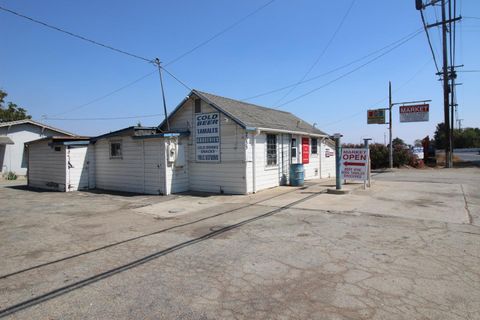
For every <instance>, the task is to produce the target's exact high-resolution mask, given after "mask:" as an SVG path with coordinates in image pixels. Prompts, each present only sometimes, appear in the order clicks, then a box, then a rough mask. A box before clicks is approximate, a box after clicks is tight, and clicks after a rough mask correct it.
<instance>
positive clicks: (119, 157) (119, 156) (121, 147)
mask: <svg viewBox="0 0 480 320" xmlns="http://www.w3.org/2000/svg"><path fill="white" fill-rule="evenodd" d="M113 144H118V145H120V148H119V149H118V150H119V151H120V154H119V155H113V154H112V151H113V150H112V145H113ZM108 146H109V148H108V152H109V155H110V159H123V142H122V140H110V141H109V143H108Z"/></svg>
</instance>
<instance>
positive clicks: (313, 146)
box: [310, 138, 318, 154]
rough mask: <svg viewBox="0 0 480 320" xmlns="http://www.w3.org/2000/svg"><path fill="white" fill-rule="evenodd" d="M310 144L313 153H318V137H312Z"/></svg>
mask: <svg viewBox="0 0 480 320" xmlns="http://www.w3.org/2000/svg"><path fill="white" fill-rule="evenodd" d="M310 145H311V149H312V154H318V140H317V138H312V139H311V140H310Z"/></svg>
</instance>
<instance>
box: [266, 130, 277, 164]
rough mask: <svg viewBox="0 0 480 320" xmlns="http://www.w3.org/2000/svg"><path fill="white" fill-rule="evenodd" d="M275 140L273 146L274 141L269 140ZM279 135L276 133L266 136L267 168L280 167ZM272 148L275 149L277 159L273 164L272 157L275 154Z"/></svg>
mask: <svg viewBox="0 0 480 320" xmlns="http://www.w3.org/2000/svg"><path fill="white" fill-rule="evenodd" d="M272 137H273V139H274V144H272V141H271V139H269V138H272ZM277 140H278V139H277V135H276V134H274V133H267V134H266V137H265V155H266V161H265V166H266V167H270V168H272V167H278V146H277V142H278V141H277ZM272 146H273V147H274V150H275V153H274V154H275V158H274V159H273V160H274V162H272V161H271V160H272V159H271V155H272V154H273V153H272V152H271V151H272V150H271V148H272Z"/></svg>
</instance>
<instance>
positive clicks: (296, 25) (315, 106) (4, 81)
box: [0, 0, 480, 144]
mask: <svg viewBox="0 0 480 320" xmlns="http://www.w3.org/2000/svg"><path fill="white" fill-rule="evenodd" d="M267 3H268V5H266V6H265V7H263V9H261V10H259V11H257V12H256V13H255V14H253V15H250V16H248V15H249V14H250V13H252V12H254V11H255V10H256V9H257V8H259V7H261V6H263V5H265V4H267ZM0 6H2V7H6V8H8V9H11V10H14V11H16V12H18V13H21V14H23V15H26V16H29V17H32V18H35V19H37V20H41V21H43V22H46V23H49V24H51V25H54V26H56V27H59V28H62V29H65V30H67V31H70V32H73V33H76V34H79V35H81V36H84V37H86V38H89V39H92V40H95V41H98V42H101V43H104V44H107V45H109V46H112V47H115V48H118V49H120V50H124V51H127V52H130V53H133V54H136V55H139V56H142V57H146V58H148V59H154V58H156V57H158V58H159V59H160V60H161V61H162V62H163V63H164V65H165V69H166V70H168V71H169V72H170V73H172V74H173V75H174V76H175V77H176V78H177V79H179V80H181V81H182V82H183V83H184V84H186V85H187V86H188V87H190V88H195V89H198V90H201V91H206V92H210V93H214V94H218V95H221V96H226V97H229V98H233V99H239V100H241V99H246V98H249V97H253V96H257V95H259V94H262V93H265V92H269V91H271V90H275V89H278V88H282V87H284V86H288V85H292V84H296V83H298V82H299V81H300V80H301V79H309V78H312V77H315V79H314V80H312V81H309V82H307V83H302V84H299V85H298V86H295V87H294V89H293V90H291V89H287V90H283V91H278V92H275V93H272V94H268V95H263V96H260V97H256V98H253V99H249V100H247V102H250V103H254V104H259V105H262V106H266V107H275V108H278V109H279V110H284V111H289V112H292V113H294V114H296V115H297V116H299V117H300V118H302V119H304V120H306V121H308V122H310V123H312V124H314V123H315V125H316V127H318V128H319V129H321V130H323V131H325V132H327V133H329V134H333V133H337V132H338V133H341V134H343V136H344V137H343V141H344V142H350V143H359V142H361V141H362V139H363V138H367V137H368V138H372V139H373V141H374V142H378V143H384V141H385V139H387V140H388V126H387V125H367V119H366V114H367V109H373V108H385V107H387V104H388V82H389V81H391V82H392V90H393V94H392V96H393V102H402V101H412V100H427V99H428V100H432V101H431V103H430V120H429V121H428V122H418V123H400V122H399V110H398V107H394V109H393V113H392V115H393V121H392V123H393V137H400V138H402V139H403V140H405V141H406V142H407V143H410V144H412V143H413V142H414V140H415V139H421V138H423V137H425V136H426V135H430V136H431V137H432V136H433V133H434V131H435V127H436V125H437V123H439V122H443V94H442V87H441V82H440V81H438V77H437V76H436V75H435V73H436V70H435V66H434V63H433V59H432V54H431V53H430V49H429V47H428V42H427V38H426V35H425V33H424V32H419V34H418V35H416V36H415V37H413V38H411V39H409V40H408V41H406V42H405V43H403V44H402V45H399V46H397V47H396V48H394V49H393V50H391V51H390V52H387V53H385V50H384V51H377V50H379V49H381V48H384V47H386V46H388V45H391V44H392V43H398V41H399V40H400V39H406V38H405V37H407V36H408V35H412V34H413V33H414V32H415V31H418V30H421V27H422V23H421V18H420V14H419V12H418V11H417V10H415V5H414V0H411V1H405V0H397V1H378V0H356V1H352V0H337V1H318V0H298V1H291V0H275V1H273V2H271V3H270V2H269V1H268V0H262V1H261V0H244V1H226V0H203V1H196V0H178V1H165V0H162V1H158V0H155V1H154V0H152V1H141V0H140V1H135V2H134V1H113V0H106V1H60V0H57V1H53V0H44V1H33V0H31V1H15V0H0ZM458 11H459V14H461V15H462V16H463V17H465V18H464V19H463V20H462V21H461V22H460V23H459V24H458V26H457V34H456V38H457V42H456V43H457V46H456V48H457V50H456V61H455V64H457V65H460V64H463V65H464V67H463V68H462V69H459V70H465V71H473V70H480V60H479V57H480V41H478V39H480V1H478V0H458ZM347 12H348V13H347ZM425 14H426V18H427V21H428V22H429V23H433V22H435V21H436V16H438V17H440V10H439V8H436V9H435V10H434V8H432V7H429V8H428V9H427V10H425ZM246 16H248V17H247V18H246V19H243V18H245V17H246ZM242 19H243V20H242ZM239 20H242V21H241V22H239V23H236V22H237V21H239ZM342 21H343V23H342ZM232 24H235V25H233V26H232ZM230 26H232V27H230ZM229 27H230V28H229ZM226 28H228V30H226V31H225V32H224V33H222V34H221V35H219V36H217V37H215V38H214V39H213V40H211V41H209V42H208V43H206V44H205V45H203V46H200V47H199V48H197V49H196V50H193V51H192V52H190V53H189V54H187V55H185V56H183V57H181V58H180V59H178V60H176V58H177V57H180V56H182V55H183V54H184V53H185V52H188V51H190V50H191V49H192V48H194V47H196V46H198V45H199V44H201V43H202V42H204V41H206V40H207V39H210V38H211V37H212V36H214V35H216V34H218V33H219V32H221V31H222V30H225V29H226ZM0 30H1V35H2V37H1V38H2V45H1V47H0V89H2V90H4V91H6V92H7V93H8V97H7V99H6V100H7V101H13V102H15V103H17V104H18V105H20V106H22V107H24V108H26V109H27V110H28V112H29V113H30V114H31V115H32V117H33V119H35V120H38V121H41V122H44V123H47V124H49V125H52V126H56V127H58V128H62V129H65V130H68V131H71V132H74V133H76V134H79V135H89V136H95V135H99V134H102V133H106V132H109V131H113V130H117V129H121V128H124V127H127V126H131V125H137V124H138V123H139V122H140V123H141V124H142V125H144V126H156V125H158V124H159V123H160V122H161V121H162V120H163V116H162V115H160V114H162V113H163V106H162V96H161V91H160V82H159V76H158V73H157V72H155V70H156V69H155V68H156V67H155V65H153V64H151V63H148V62H146V61H143V60H140V59H136V58H133V57H131V56H127V55H123V54H120V53H118V52H114V51H112V50H109V49H106V48H103V47H99V46H96V45H93V44H91V43H89V42H85V41H82V40H80V39H77V38H74V37H70V36H68V35H66V34H63V33H60V32H58V31H54V30H52V29H49V28H46V27H43V26H41V25H38V24H35V23H32V22H31V21H28V20H25V19H22V18H19V17H18V16H15V15H12V14H10V13H6V12H4V11H1V10H0ZM430 36H431V39H432V42H433V47H434V51H435V54H436V57H437V59H438V61H439V63H440V64H441V41H440V40H441V39H440V31H439V30H438V28H433V29H430ZM388 48H392V46H390V47H388ZM376 51H377V53H376V54H374V55H370V56H368V57H367V58H365V59H363V60H359V59H360V58H362V57H365V56H367V55H369V54H371V53H372V52H376ZM383 53H385V54H384V55H383V56H381V57H378V56H379V55H380V54H383ZM376 57H378V58H376ZM173 60H176V61H175V62H173V63H171V64H169V62H170V61H173ZM370 60H373V61H370ZM352 61H357V62H355V63H352V64H350V65H348V66H346V67H344V68H342V69H339V70H336V71H333V72H330V73H328V74H327V75H324V76H321V75H322V74H325V73H327V72H329V71H331V70H335V69H337V68H338V67H341V66H344V65H346V64H349V63H350V62H352ZM315 62H316V63H315ZM306 74H307V75H306ZM305 75H306V76H305ZM141 77H143V79H142V80H139V81H137V82H135V83H134V84H131V83H132V82H134V81H136V80H137V79H139V78H141ZM479 80H480V73H479V72H462V73H458V78H457V82H458V83H462V85H460V86H458V87H457V100H458V105H459V106H458V117H459V118H460V119H463V121H462V127H480V108H479V100H480V99H479V98H480V90H479V89H480V81H479ZM129 84H131V85H129ZM127 85H128V86H127ZM164 85H165V96H166V101H167V109H168V111H169V112H170V111H172V110H173V109H174V108H175V107H176V106H177V105H178V104H179V103H180V101H181V100H182V99H183V98H184V97H185V96H186V95H187V94H188V93H189V90H188V89H187V88H185V87H184V86H183V85H182V84H180V83H179V82H178V81H176V80H175V79H174V78H172V77H171V76H170V75H168V74H165V73H164ZM123 87H124V88H123ZM120 88H123V89H121V90H118V89H120ZM117 90H118V91H117ZM113 91H117V92H115V93H114V94H110V93H111V92H113ZM310 92H311V93H310ZM287 93H288V95H287V96H286V97H284V96H285V95H286V94H287ZM307 93H308V94H307ZM106 95H108V96H107V97H105V96H106ZM149 115H156V116H154V117H143V116H149ZM122 117H131V118H129V119H109V120H75V119H89V118H122ZM52 118H53V119H52ZM55 118H57V119H67V120H54V119H55ZM68 119H74V120H68Z"/></svg>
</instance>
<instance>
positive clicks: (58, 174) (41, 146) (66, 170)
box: [25, 136, 95, 191]
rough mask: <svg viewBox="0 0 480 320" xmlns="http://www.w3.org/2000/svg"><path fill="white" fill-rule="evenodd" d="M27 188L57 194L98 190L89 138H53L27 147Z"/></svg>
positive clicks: (28, 144)
mask: <svg viewBox="0 0 480 320" xmlns="http://www.w3.org/2000/svg"><path fill="white" fill-rule="evenodd" d="M25 145H26V146H27V150H28V154H29V156H28V174H27V178H28V185H29V186H30V187H34V188H41V189H51V190H57V191H76V190H82V189H91V188H94V187H95V183H94V181H95V176H94V173H95V172H94V171H93V170H91V169H90V168H92V169H94V163H93V161H94V160H95V159H94V158H93V153H92V152H90V151H92V148H91V147H90V138H89V137H75V136H53V137H46V138H43V139H39V140H34V141H31V142H27V143H25Z"/></svg>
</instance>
